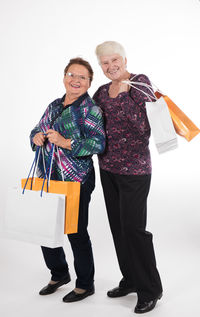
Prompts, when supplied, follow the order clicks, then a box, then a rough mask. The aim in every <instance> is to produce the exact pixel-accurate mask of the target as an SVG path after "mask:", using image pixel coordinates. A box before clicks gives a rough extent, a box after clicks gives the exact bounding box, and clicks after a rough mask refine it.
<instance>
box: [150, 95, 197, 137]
mask: <svg viewBox="0 0 200 317" xmlns="http://www.w3.org/2000/svg"><path fill="white" fill-rule="evenodd" d="M155 95H156V97H157V98H160V97H161V96H162V97H163V98H164V99H165V101H166V103H167V106H168V109H169V112H170V115H171V118H172V121H173V124H174V128H175V130H176V133H177V134H179V135H180V136H183V137H184V138H186V140H187V141H191V140H192V139H193V138H194V137H195V136H196V135H197V134H198V133H199V132H200V129H199V128H198V127H197V126H196V125H195V124H194V123H193V122H192V121H191V120H190V119H189V118H188V117H187V116H186V114H185V113H184V112H183V111H182V110H181V109H179V107H178V106H177V105H176V104H175V103H174V102H173V101H172V100H171V99H170V98H169V97H168V96H166V95H163V94H161V93H160V92H158V91H156V92H155Z"/></svg>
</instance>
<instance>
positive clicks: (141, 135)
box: [93, 41, 162, 313]
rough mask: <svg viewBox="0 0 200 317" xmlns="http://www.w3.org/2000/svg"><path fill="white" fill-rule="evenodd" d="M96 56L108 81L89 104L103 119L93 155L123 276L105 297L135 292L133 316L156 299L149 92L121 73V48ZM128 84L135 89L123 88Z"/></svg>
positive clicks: (112, 46)
mask: <svg viewBox="0 0 200 317" xmlns="http://www.w3.org/2000/svg"><path fill="white" fill-rule="evenodd" d="M96 55H97V58H98V61H99V64H100V66H101V68H102V70H103V73H104V75H105V76H106V77H107V78H108V79H110V80H111V82H109V83H108V84H105V85H103V86H101V87H100V88H99V89H98V90H97V91H96V93H95V95H94V97H93V98H94V100H95V102H96V103H97V104H98V105H99V106H100V107H101V109H102V111H103V114H104V119H105V130H106V137H107V145H106V150H105V151H104V153H103V154H100V155H99V165H100V176H101V183H102V187H103V192H104V198H105V203H106V209H107V213H108V219H109V223H110V228H111V232H112V236H113V240H114V245H115V249H116V253H117V258H118V262H119V266H120V270H121V273H122V276H123V278H122V279H121V281H120V283H119V286H118V287H115V288H114V289H112V290H110V291H108V293H107V295H108V296H109V297H112V298H114V297H121V296H125V295H127V294H129V293H132V292H136V293H137V296H138V302H137V305H136V307H135V310H134V311H135V313H146V312H148V311H151V310H152V309H154V307H155V306H156V303H157V301H158V299H160V298H161V297H162V284H161V280H160V276H159V273H158V270H157V268H156V259H155V254H154V248H153V243H152V234H151V233H150V232H148V231H146V217H147V207H146V206H147V196H148V193H149V188H150V182H151V158H150V152H149V147H148V145H149V137H150V126H149V122H148V119H147V114H146V109H145V101H149V100H148V99H149V97H147V93H148V95H149V94H150V91H149V89H148V88H146V87H144V86H141V83H144V84H148V85H151V84H150V81H149V79H148V77H147V76H145V75H141V74H140V75H136V74H133V73H129V72H128V71H127V59H126V54H125V51H124V48H123V47H122V45H121V44H119V43H117V42H114V41H108V42H104V43H102V44H100V45H98V46H97V48H96ZM133 78H134V85H135V87H136V88H133V87H131V88H130V86H129V85H128V84H127V83H124V81H125V80H130V79H133ZM137 82H138V88H139V89H137ZM143 92H144V93H143ZM145 93H146V94H145Z"/></svg>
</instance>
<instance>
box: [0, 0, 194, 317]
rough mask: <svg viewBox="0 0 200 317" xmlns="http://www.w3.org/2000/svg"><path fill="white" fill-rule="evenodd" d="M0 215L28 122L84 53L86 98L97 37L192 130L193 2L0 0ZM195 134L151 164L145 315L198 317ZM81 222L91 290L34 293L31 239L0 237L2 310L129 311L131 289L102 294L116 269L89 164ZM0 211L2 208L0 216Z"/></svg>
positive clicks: (37, 282)
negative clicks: (150, 293) (150, 267)
mask: <svg viewBox="0 0 200 317" xmlns="http://www.w3.org/2000/svg"><path fill="white" fill-rule="evenodd" d="M0 21H1V29H0V32H1V42H0V43H1V44H0V45H1V48H0V54H1V58H0V85H1V124H0V129H1V130H0V136H1V155H0V163H1V164H0V168H1V182H0V192H1V200H0V204H1V213H2V212H3V210H4V206H5V198H4V197H5V194H6V191H7V188H8V187H9V186H12V185H13V184H16V183H19V182H20V178H22V177H25V176H26V175H27V172H28V169H29V167H30V164H31V162H32V159H33V153H32V152H31V149H30V145H29V134H30V131H31V129H32V128H33V127H34V126H35V124H36V123H37V122H38V120H39V119H40V117H41V115H42V113H43V112H44V110H45V108H46V107H47V105H48V104H49V103H50V102H51V101H52V100H54V99H56V98H58V97H60V96H62V95H63V94H64V87H63V84H62V79H63V70H64V68H65V66H66V64H67V63H68V61H69V59H70V58H72V57H76V56H81V57H83V58H86V59H87V60H88V61H89V62H90V63H91V65H92V67H93V69H94V73H95V76H94V81H93V83H92V87H91V88H90V90H89V93H90V95H91V96H92V95H93V93H94V92H95V91H96V89H97V88H98V86H100V85H101V84H103V83H105V82H107V79H106V78H105V77H104V76H103V74H102V72H101V70H100V68H99V65H98V63H97V61H96V57H95V54H94V50H95V47H96V45H98V44H99V43H101V42H103V41H106V40H116V41H118V42H120V43H121V44H122V45H123V46H124V47H125V49H126V52H127V58H128V70H129V71H130V72H133V73H145V74H146V75H148V76H149V78H150V79H151V80H152V81H153V82H154V83H155V84H156V85H157V86H159V88H160V89H161V90H162V91H163V92H164V93H165V94H167V95H168V96H169V97H170V98H171V99H172V100H173V101H174V102H175V103H176V104H177V105H178V106H179V107H180V108H181V109H182V110H183V111H184V112H185V113H186V114H187V115H188V116H189V117H190V118H191V119H192V120H193V121H194V123H195V124H196V125H197V126H199V127H200V109H199V108H200V101H199V73H200V63H199V56H200V1H198V0H140V1H139V0H123V1H118V0H101V1H95V0H76V1H68V0H1V1H0ZM199 146H200V135H198V136H197V137H196V138H195V139H193V140H192V141H191V142H190V143H188V142H187V141H186V140H185V139H182V138H180V137H179V149H177V150H175V151H172V152H169V153H166V154H163V155H159V154H158V153H157V151H156V149H155V145H154V143H153V140H151V142H150V148H151V152H152V163H153V178H152V186H151V191H150V195H149V209H148V230H150V231H152V232H153V234H154V246H155V250H156V256H157V263H158V268H159V271H160V274H161V277H162V281H163V288H164V297H163V299H162V301H160V302H159V305H157V307H156V309H155V310H154V311H153V312H151V313H149V316H153V315H154V316H162V317H165V316H167V317H169V316H170V317H173V316H187V317H188V316H189V315H190V314H193V316H194V317H196V316H199V313H200V308H199V305H198V302H199V283H200V273H199V266H200V254H199V250H200V248H199V245H200V215H199V212H200V199H199V191H200V166H199V165H200V164H199V163H200V160H199V156H200V155H199V154H200V147H199ZM94 161H95V167H96V174H97V184H96V189H95V192H94V194H93V198H92V202H91V207H90V224H89V230H90V233H91V239H92V242H93V249H94V256H95V263H96V295H95V296H92V297H91V298H88V299H86V300H85V301H83V302H81V303H76V304H70V305H68V304H63V303H62V301H61V299H62V297H63V296H64V295H65V294H66V292H68V291H70V290H71V289H72V288H73V286H74V279H75V275H74V271H73V258H72V254H71V250H70V247H69V244H68V241H67V242H66V254H67V258H68V260H69V264H70V268H71V269H70V271H71V275H72V277H73V282H72V283H71V284H70V285H69V286H67V287H65V288H62V289H60V290H59V291H58V292H56V294H54V295H50V296H49V297H45V298H43V297H41V296H39V295H38V291H39V289H40V288H41V287H42V286H44V285H45V284H46V283H47V282H48V280H49V273H48V271H47V269H46V267H45V265H44V263H43V259H42V255H41V251H40V248H39V247H37V246H34V245H28V244H25V243H22V242H16V241H7V240H2V239H1V240H0V291H1V297H0V301H1V304H0V314H1V316H3V317H7V316H9V317H10V316H20V317H21V316H22V317H25V316H36V315H37V316H39V317H40V316H44V314H45V316H51V315H52V316H53V315H54V314H57V315H58V316H66V315H67V314H68V315H70V316H79V315H80V314H84V315H85V316H89V317H93V316H102V315H104V316H106V317H107V316H110V315H111V314H113V315H115V316H131V314H132V313H131V311H130V309H131V308H133V307H134V306H135V304H136V296H135V295H134V294H133V295H129V296H127V297H125V298H121V299H117V300H110V299H108V298H107V297H106V291H107V289H109V288H112V287H114V286H116V285H117V284H118V281H119V279H120V278H121V276H120V272H119V269H118V264H117V261H116V256H115V252H114V247H113V243H112V239H111V235H110V231H109V228H108V223H107V218H106V212H105V206H104V201H103V195H102V190H101V186H100V181H99V174H98V164H97V159H96V157H95V158H94ZM0 215H1V214H0Z"/></svg>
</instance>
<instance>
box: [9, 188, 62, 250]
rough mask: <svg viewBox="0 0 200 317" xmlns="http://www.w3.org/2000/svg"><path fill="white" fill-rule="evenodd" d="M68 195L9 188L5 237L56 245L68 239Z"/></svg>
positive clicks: (49, 245)
mask: <svg viewBox="0 0 200 317" xmlns="http://www.w3.org/2000/svg"><path fill="white" fill-rule="evenodd" d="M64 216H65V195H58V194H51V193H45V192H43V193H42V195H41V191H32V190H25V191H24V194H23V193H22V190H21V188H20V186H19V187H18V188H11V189H10V190H8V193H7V199H6V207H5V209H4V220H3V236H5V237H7V238H11V239H15V240H20V241H25V242H29V243H34V244H37V245H42V246H46V247H50V248H56V247H60V246H62V245H63V242H64V234H63V230H64Z"/></svg>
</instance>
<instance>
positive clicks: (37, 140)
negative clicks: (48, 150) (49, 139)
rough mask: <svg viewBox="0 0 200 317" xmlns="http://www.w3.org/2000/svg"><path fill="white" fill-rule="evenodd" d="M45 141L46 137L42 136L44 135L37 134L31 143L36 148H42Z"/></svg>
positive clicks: (41, 133)
mask: <svg viewBox="0 0 200 317" xmlns="http://www.w3.org/2000/svg"><path fill="white" fill-rule="evenodd" d="M45 139H46V136H45V135H44V133H43V132H38V133H36V135H35V136H34V137H33V143H34V144H35V145H37V146H43V144H44V141H45Z"/></svg>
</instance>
